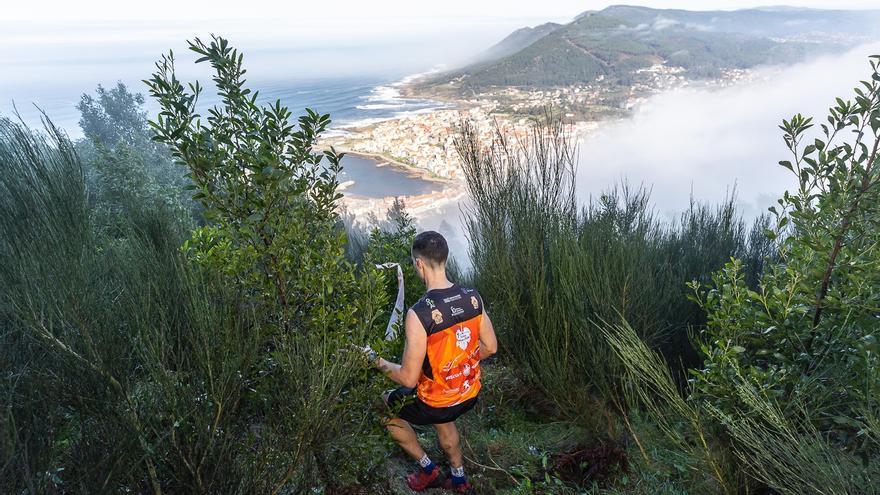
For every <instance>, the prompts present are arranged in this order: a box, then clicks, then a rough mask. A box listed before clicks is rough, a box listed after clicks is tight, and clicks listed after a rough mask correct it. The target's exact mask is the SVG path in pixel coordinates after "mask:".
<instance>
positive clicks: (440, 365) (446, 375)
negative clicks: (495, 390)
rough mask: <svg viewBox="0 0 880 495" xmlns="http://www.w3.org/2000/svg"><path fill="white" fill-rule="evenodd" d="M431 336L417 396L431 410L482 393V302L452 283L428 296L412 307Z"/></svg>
mask: <svg viewBox="0 0 880 495" xmlns="http://www.w3.org/2000/svg"><path fill="white" fill-rule="evenodd" d="M412 309H413V311H414V312H415V313H416V315H417V316H418V317H419V320H420V321H421V322H422V326H424V327H425V331H426V332H427V334H428V346H427V352H426V354H425V362H424V363H423V365H422V374H421V376H420V377H419V384H418V387H417V391H416V393H417V394H418V397H419V399H421V401H422V402H424V403H425V404H427V405H429V406H432V407H450V406H454V405H456V404H460V403H462V402H464V401H466V400H468V399H470V398H473V397H476V396H477V394H478V393H479V391H480V323H481V321H482V318H483V300H482V299H481V298H480V295H479V294H478V293H477V291H476V290H474V289H467V288H464V287H459V286H458V284H453V285H452V287H449V288H446V289H433V290H429V291H428V292H426V293H425V295H424V296H423V297H422V298H421V299H419V301H418V302H417V303H415V304H414V305H413V307H412Z"/></svg>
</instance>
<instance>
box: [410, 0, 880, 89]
mask: <svg viewBox="0 0 880 495" xmlns="http://www.w3.org/2000/svg"><path fill="white" fill-rule="evenodd" d="M544 26H548V25H544ZM540 27H541V26H539V28H540ZM545 31H547V32H546V33H540V32H538V28H534V29H532V28H529V30H527V31H524V30H519V31H516V32H514V33H513V34H511V35H510V36H508V37H507V38H505V40H503V41H502V42H501V43H499V44H498V45H496V46H495V47H493V49H494V53H495V54H496V55H500V56H496V57H492V58H491V59H489V60H484V61H482V62H479V63H476V64H472V65H469V66H467V67H464V68H461V69H458V70H453V71H451V72H447V73H444V74H440V75H438V76H436V77H434V78H432V79H431V80H429V81H426V82H425V86H426V87H430V86H439V85H445V86H446V87H447V88H449V87H454V88H455V89H457V90H458V91H460V92H472V91H479V90H482V89H485V88H488V87H492V86H517V87H531V88H535V87H552V86H565V85H573V84H584V83H589V82H591V81H594V80H596V78H598V77H600V76H604V78H605V79H606V80H610V81H614V82H618V83H620V84H622V85H628V84H630V83H631V81H632V76H633V74H634V73H635V71H636V70H638V69H640V68H645V67H650V66H652V65H655V64H661V63H662V64H665V65H668V66H676V67H683V68H685V69H686V75H687V76H688V77H691V78H701V77H715V76H717V75H718V74H719V73H720V70H721V69H725V68H738V69H744V68H750V67H754V66H757V65H762V64H783V63H791V62H796V61H800V60H803V59H804V58H806V57H807V56H809V55H813V54H820V53H830V52H835V51H841V50H843V49H844V48H846V47H847V46H851V45H854V44H856V43H858V42H860V41H865V40H867V39H876V38H877V37H878V33H880V11H859V12H854V11H820V10H807V9H751V10H740V11H732V12H725V11H713V12H691V11H684V10H657V9H649V8H645V7H631V6H613V7H609V8H606V9H604V10H602V11H598V12H585V13H583V14H581V15H579V16H578V17H577V18H575V20H573V21H572V22H571V23H569V24H566V25H563V26H558V27H552V26H550V27H548V28H546V29H545ZM539 34H543V35H539ZM529 41H531V42H530V43H529ZM521 45H524V46H522V48H520V49H519V50H517V51H515V52H513V49H515V48H516V47H518V46H521ZM508 52H511V53H508ZM504 53H508V54H506V55H503V54H504Z"/></svg>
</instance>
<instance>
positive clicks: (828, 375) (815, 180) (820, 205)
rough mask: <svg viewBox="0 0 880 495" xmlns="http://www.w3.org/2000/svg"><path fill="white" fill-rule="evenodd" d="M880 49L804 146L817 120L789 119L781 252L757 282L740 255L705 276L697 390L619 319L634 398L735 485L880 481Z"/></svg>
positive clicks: (677, 448)
mask: <svg viewBox="0 0 880 495" xmlns="http://www.w3.org/2000/svg"><path fill="white" fill-rule="evenodd" d="M878 61H880V57H872V60H871V68H872V70H873V74H872V78H871V81H864V82H862V83H861V87H859V88H857V89H856V98H855V101H854V102H847V101H844V100H842V99H838V100H837V105H836V106H835V107H833V108H832V109H831V110H830V115H829V116H828V119H827V121H828V124H827V125H826V124H822V126H821V127H822V136H821V137H820V138H818V139H815V140H813V141H810V144H807V145H806V146H803V147H802V142H803V140H804V139H805V137H806V131H807V130H808V129H809V128H811V127H812V123H811V122H812V121H811V119H808V118H804V117H803V116H801V115H796V116H795V117H793V118H792V119H791V120H788V121H783V125H782V126H781V128H782V130H783V132H784V133H785V134H784V137H785V142H786V144H787V146H788V148H789V150H790V151H791V152H792V154H793V156H794V161H793V162H789V161H783V162H780V164H781V165H782V166H783V167H785V168H787V169H789V170H791V171H792V172H793V173H794V175H795V177H796V178H797V184H798V187H797V190H796V192H794V193H792V192H786V193H785V194H784V195H783V197H782V198H781V199H780V200H779V201H778V207H775V206H774V207H773V208H771V209H770V211H771V213H773V218H774V220H775V222H774V223H775V225H774V228H773V229H768V230H767V231H766V234H767V237H768V238H769V239H771V240H773V241H774V242H775V243H776V244H775V248H776V249H777V255H776V256H774V257H772V258H771V259H770V260H769V261H770V262H769V263H768V265H767V266H766V267H765V268H764V270H763V272H762V273H761V275H760V277H759V281H758V286H757V287H749V285H748V284H747V282H746V277H745V276H744V274H743V271H744V268H743V266H744V264H743V263H742V262H741V261H740V260H737V259H733V260H732V261H730V262H729V263H727V264H726V265H725V267H724V268H723V269H722V270H720V271H719V272H717V273H716V274H715V275H714V276H713V284H712V285H711V286H710V288H709V289H704V285H703V284H701V283H699V282H693V283H692V284H691V287H692V289H693V290H694V291H695V294H694V296H693V298H694V300H695V301H697V302H698V303H699V304H700V306H701V307H702V308H704V309H705V310H706V311H707V313H708V324H707V327H706V328H705V331H704V333H703V335H702V337H703V343H702V344H701V351H702V352H703V354H704V356H705V363H704V364H703V366H702V367H701V368H699V369H696V370H693V371H692V375H693V381H692V383H691V386H690V387H689V388H688V389H687V390H686V393H685V394H681V393H680V391H679V390H677V387H676V385H675V383H674V382H673V380H672V377H671V375H670V373H669V369H668V367H667V364H666V363H665V362H664V360H663V359H662V358H661V357H660V356H658V355H657V354H656V353H653V352H652V351H651V350H649V349H648V347H647V346H646V345H645V342H643V341H642V340H641V339H640V338H639V337H638V336H637V335H636V332H635V331H634V330H633V328H631V327H630V326H629V325H627V324H626V323H623V324H610V325H608V326H606V328H605V336H606V338H607V340H608V341H609V343H610V345H611V348H612V349H613V350H614V353H615V355H616V356H617V358H618V360H619V361H620V362H621V363H622V365H623V368H624V369H625V370H626V378H627V380H626V383H627V384H628V387H627V388H626V390H627V391H628V392H629V396H630V400H631V403H632V404H633V405H634V406H637V407H638V408H640V409H641V410H643V411H645V412H647V414H648V416H649V417H650V418H651V419H652V420H653V421H655V422H656V424H657V426H658V427H659V429H660V430H661V431H662V432H663V433H664V435H665V436H666V437H667V438H668V439H669V440H670V441H671V442H672V445H673V446H672V448H671V450H672V451H673V453H676V452H677V453H678V454H679V455H680V456H681V458H682V462H683V463H684V464H685V465H686V466H688V467H689V468H690V469H692V470H693V471H694V472H700V473H707V474H708V475H710V476H711V477H712V478H713V480H714V482H715V483H716V486H717V489H718V490H719V491H723V492H724V493H745V492H751V491H754V490H759V489H764V490H766V489H767V488H769V489H771V490H773V492H774V493H782V494H792V495H794V494H804V493H817V494H852V493H859V494H872V493H877V492H878V488H877V486H878V485H877V482H876V480H877V478H878V477H880V463H878V461H877V452H878V449H877V447H878V444H877V441H878V439H880V437H878V429H877V428H878V422H877V420H876V418H877V410H878V404H877V384H878V383H880V375H878V369H877V354H876V344H875V337H874V333H875V331H876V328H877V315H878V310H877V308H878V306H877V287H878V282H880V280H878V278H877V277H878V274H880V264H878V261H880V258H878V256H877V253H878V251H877V247H876V246H877V241H878V237H877V236H878V232H880V231H878V224H877V221H878V215H877V211H878V210H877V204H878V199H880V198H878V197H877V194H878V191H877V186H878V178H880V170H878V168H880V156H878V150H880V73H878V69H880V67H878ZM847 131H852V133H851V135H852V140H851V141H850V142H847V140H846V139H845V138H844V136H845V134H846V133H847ZM841 141H842V142H841Z"/></svg>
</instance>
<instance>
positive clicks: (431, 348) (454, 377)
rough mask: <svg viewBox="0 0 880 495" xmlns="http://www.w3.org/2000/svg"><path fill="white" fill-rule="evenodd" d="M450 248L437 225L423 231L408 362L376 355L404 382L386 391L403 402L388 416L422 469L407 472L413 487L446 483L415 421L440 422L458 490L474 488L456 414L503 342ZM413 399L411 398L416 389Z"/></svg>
mask: <svg viewBox="0 0 880 495" xmlns="http://www.w3.org/2000/svg"><path fill="white" fill-rule="evenodd" d="M448 255H449V247H448V246H447V244H446V239H444V238H443V236H442V235H440V234H438V233H437V232H432V231H428V232H422V233H421V234H419V235H418V236H416V238H415V240H414V241H413V245H412V260H413V265H414V266H415V269H416V272H418V274H419V278H421V279H422V281H423V282H424V283H425V287H426V288H427V292H425V295H424V296H423V297H422V298H421V299H420V300H419V301H418V302H417V303H415V304H414V305H413V307H412V308H410V310H409V311H408V312H407V314H406V321H405V327H406V345H405V347H404V351H403V359H402V362H401V364H396V363H391V362H388V361H386V360H384V359H381V358H378V357H377V356H376V355H375V352H372V351H371V352H372V355H371V356H370V358H371V361H372V362H374V363H375V365H376V366H377V367H378V368H379V369H380V370H382V371H383V372H384V373H385V374H386V375H388V377H389V378H390V379H391V380H393V381H394V382H396V383H398V384H400V385H401V386H400V388H398V389H396V390H394V391H392V392H390V393H387V394H385V397H384V399H385V402H386V403H387V404H388V405H389V406H391V407H393V406H397V405H399V404H403V405H402V406H400V407H401V408H400V411H399V412H398V416H397V417H395V418H392V419H390V420H389V421H388V422H387V427H388V431H389V432H390V433H391V436H392V438H394V440H396V441H397V443H399V444H400V446H401V447H402V448H403V450H404V451H405V452H406V453H407V454H409V456H410V457H412V458H413V459H415V460H416V461H418V463H419V469H418V470H417V471H416V472H415V473H413V474H411V475H410V476H408V477H407V484H408V485H409V487H410V488H411V489H412V490H414V491H422V490H425V489H426V488H428V487H434V486H438V485H441V484H440V483H439V482H438V481H439V480H438V478H439V476H440V468H438V467H437V466H436V465H434V463H433V462H432V461H431V459H429V458H428V455H427V454H426V453H425V451H424V450H423V449H422V447H421V446H420V445H419V441H418V438H417V437H416V433H415V431H413V428H412V426H411V425H433V426H434V428H435V429H436V430H437V438H438V439H439V441H440V446H441V447H442V448H443V451H444V452H445V453H446V456H447V458H448V460H449V465H450V476H449V477H447V478H446V479H445V480H444V481H443V483H442V485H441V486H443V487H444V488H446V489H448V490H452V491H454V492H457V493H473V488H472V487H471V485H470V483H468V482H467V479H466V478H465V475H464V463H463V459H462V453H461V445H460V443H459V440H460V439H459V435H458V430H457V429H456V428H455V420H456V419H458V417H459V416H461V415H462V414H464V413H466V412H467V411H469V410H471V409H472V408H473V407H474V404H475V403H476V401H477V395H478V394H479V392H480V360H481V359H485V358H487V357H489V356H491V355H493V354H495V352H496V351H497V349H498V342H497V340H496V338H495V330H494V329H493V327H492V322H491V321H490V320H489V315H488V314H486V311H485V308H483V300H482V298H480V295H479V294H478V293H477V291H476V290H474V289H467V288H464V287H459V286H458V285H457V284H454V283H452V282H450V281H449V279H447V278H446V258H447V257H448ZM413 395H414V397H412V400H405V399H408V398H410V396H413Z"/></svg>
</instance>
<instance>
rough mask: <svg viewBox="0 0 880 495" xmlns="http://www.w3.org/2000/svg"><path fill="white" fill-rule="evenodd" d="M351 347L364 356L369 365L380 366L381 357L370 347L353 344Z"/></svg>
mask: <svg viewBox="0 0 880 495" xmlns="http://www.w3.org/2000/svg"><path fill="white" fill-rule="evenodd" d="M351 347H352V348H353V349H355V350H357V351H358V352H360V353H361V354H363V355H364V357H365V358H366V359H367V361H369V363H370V364H372V365H373V366H378V365H379V355H378V354H376V351H374V350H373V348H372V347H370V346H369V345H365V346H359V345H354V344H351Z"/></svg>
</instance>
